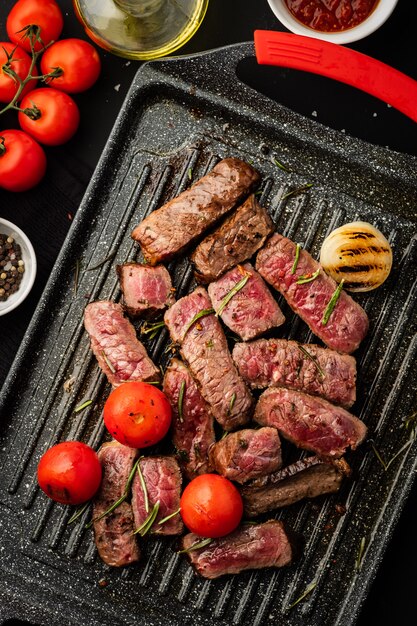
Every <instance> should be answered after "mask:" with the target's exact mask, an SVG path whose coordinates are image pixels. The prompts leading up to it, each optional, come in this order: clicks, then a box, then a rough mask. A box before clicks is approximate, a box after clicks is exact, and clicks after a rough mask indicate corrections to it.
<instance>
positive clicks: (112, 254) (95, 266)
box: [84, 250, 117, 272]
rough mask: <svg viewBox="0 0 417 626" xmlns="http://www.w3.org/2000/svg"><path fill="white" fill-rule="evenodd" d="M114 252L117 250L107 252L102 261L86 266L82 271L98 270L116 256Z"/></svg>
mask: <svg viewBox="0 0 417 626" xmlns="http://www.w3.org/2000/svg"><path fill="white" fill-rule="evenodd" d="M116 252H117V250H114V251H113V252H110V254H108V255H107V256H106V257H105V258H104V259H103V260H102V261H99V262H98V263H97V264H96V265H93V266H92V267H87V268H86V269H85V270H84V272H93V271H94V270H98V269H99V268H100V267H102V266H103V265H105V264H106V263H108V262H109V261H111V259H114V257H115V256H116Z"/></svg>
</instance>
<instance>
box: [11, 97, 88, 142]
mask: <svg viewBox="0 0 417 626" xmlns="http://www.w3.org/2000/svg"><path fill="white" fill-rule="evenodd" d="M20 108H21V109H35V110H36V108H37V109H38V113H37V119H31V118H30V117H29V116H28V115H26V114H25V113H22V112H21V111H19V113H18V118H19V124H20V126H21V128H22V130H24V131H26V132H27V133H29V135H32V137H34V138H35V139H37V141H39V142H40V143H43V144H45V145H47V146H59V145H61V144H63V143H65V142H66V141H68V140H69V139H71V137H72V136H73V135H74V133H75V131H76V130H77V128H78V124H79V123H80V112H79V110H78V106H77V105H76V103H75V102H74V100H73V99H72V98H71V96H69V95H68V94H66V93H64V92H63V91H58V89H51V88H49V87H43V88H41V89H35V90H34V91H31V92H30V93H29V94H28V95H27V96H25V97H24V98H23V100H22V102H21V103H20Z"/></svg>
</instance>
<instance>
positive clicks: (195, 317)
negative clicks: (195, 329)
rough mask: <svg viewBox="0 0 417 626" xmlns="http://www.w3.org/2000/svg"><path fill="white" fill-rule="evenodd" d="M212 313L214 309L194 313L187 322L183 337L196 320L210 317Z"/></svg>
mask: <svg viewBox="0 0 417 626" xmlns="http://www.w3.org/2000/svg"><path fill="white" fill-rule="evenodd" d="M214 312H215V311H214V309H202V310H201V311H199V312H198V313H196V314H195V315H194V317H193V319H192V320H191V321H190V322H188V324H187V326H186V327H185V331H184V337H185V335H186V334H187V333H188V331H189V330H190V328H191V327H192V326H193V325H194V324H195V323H196V322H197V320H199V319H200V318H201V317H206V316H207V315H212V313H214Z"/></svg>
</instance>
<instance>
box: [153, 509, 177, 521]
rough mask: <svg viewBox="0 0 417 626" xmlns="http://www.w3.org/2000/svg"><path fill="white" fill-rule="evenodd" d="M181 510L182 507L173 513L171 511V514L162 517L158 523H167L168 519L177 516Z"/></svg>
mask: <svg viewBox="0 0 417 626" xmlns="http://www.w3.org/2000/svg"><path fill="white" fill-rule="evenodd" d="M180 511H181V509H177V510H176V511H174V512H173V513H171V514H170V515H167V516H166V517H163V518H162V519H160V520H159V522H158V524H159V525H161V524H165V522H167V521H168V520H170V519H172V518H173V517H175V516H176V515H178V513H179V512H180Z"/></svg>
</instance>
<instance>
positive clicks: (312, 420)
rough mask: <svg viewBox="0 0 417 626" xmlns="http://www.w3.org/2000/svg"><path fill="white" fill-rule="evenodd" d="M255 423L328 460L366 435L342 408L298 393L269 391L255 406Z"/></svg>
mask: <svg viewBox="0 0 417 626" xmlns="http://www.w3.org/2000/svg"><path fill="white" fill-rule="evenodd" d="M254 420H255V421H256V422H258V424H261V425H262V426H273V427H274V428H277V429H278V431H279V433H280V435H282V436H283V437H284V438H285V439H288V440H289V441H292V443H294V444H295V445H296V446H298V447H299V448H304V449H305V450H311V451H312V452H315V453H316V454H319V455H321V456H327V457H339V456H342V454H344V453H345V451H346V450H347V449H348V448H349V447H351V448H352V449H353V450H354V449H355V448H357V446H358V445H359V444H360V443H362V441H363V440H364V439H365V436H366V426H365V424H364V423H363V422H362V421H361V420H360V419H358V418H357V417H355V416H354V415H352V414H351V413H348V411H346V410H345V409H343V408H342V407H337V406H334V405H333V404H330V402H327V400H324V399H323V398H317V397H315V396H310V395H308V394H306V393H302V392H300V391H293V390H291V389H284V388H279V387H275V388H272V387H271V388H270V389H267V390H266V391H264V392H263V394H262V395H261V396H260V398H259V400H258V404H257V405H256V409H255V415H254Z"/></svg>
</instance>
